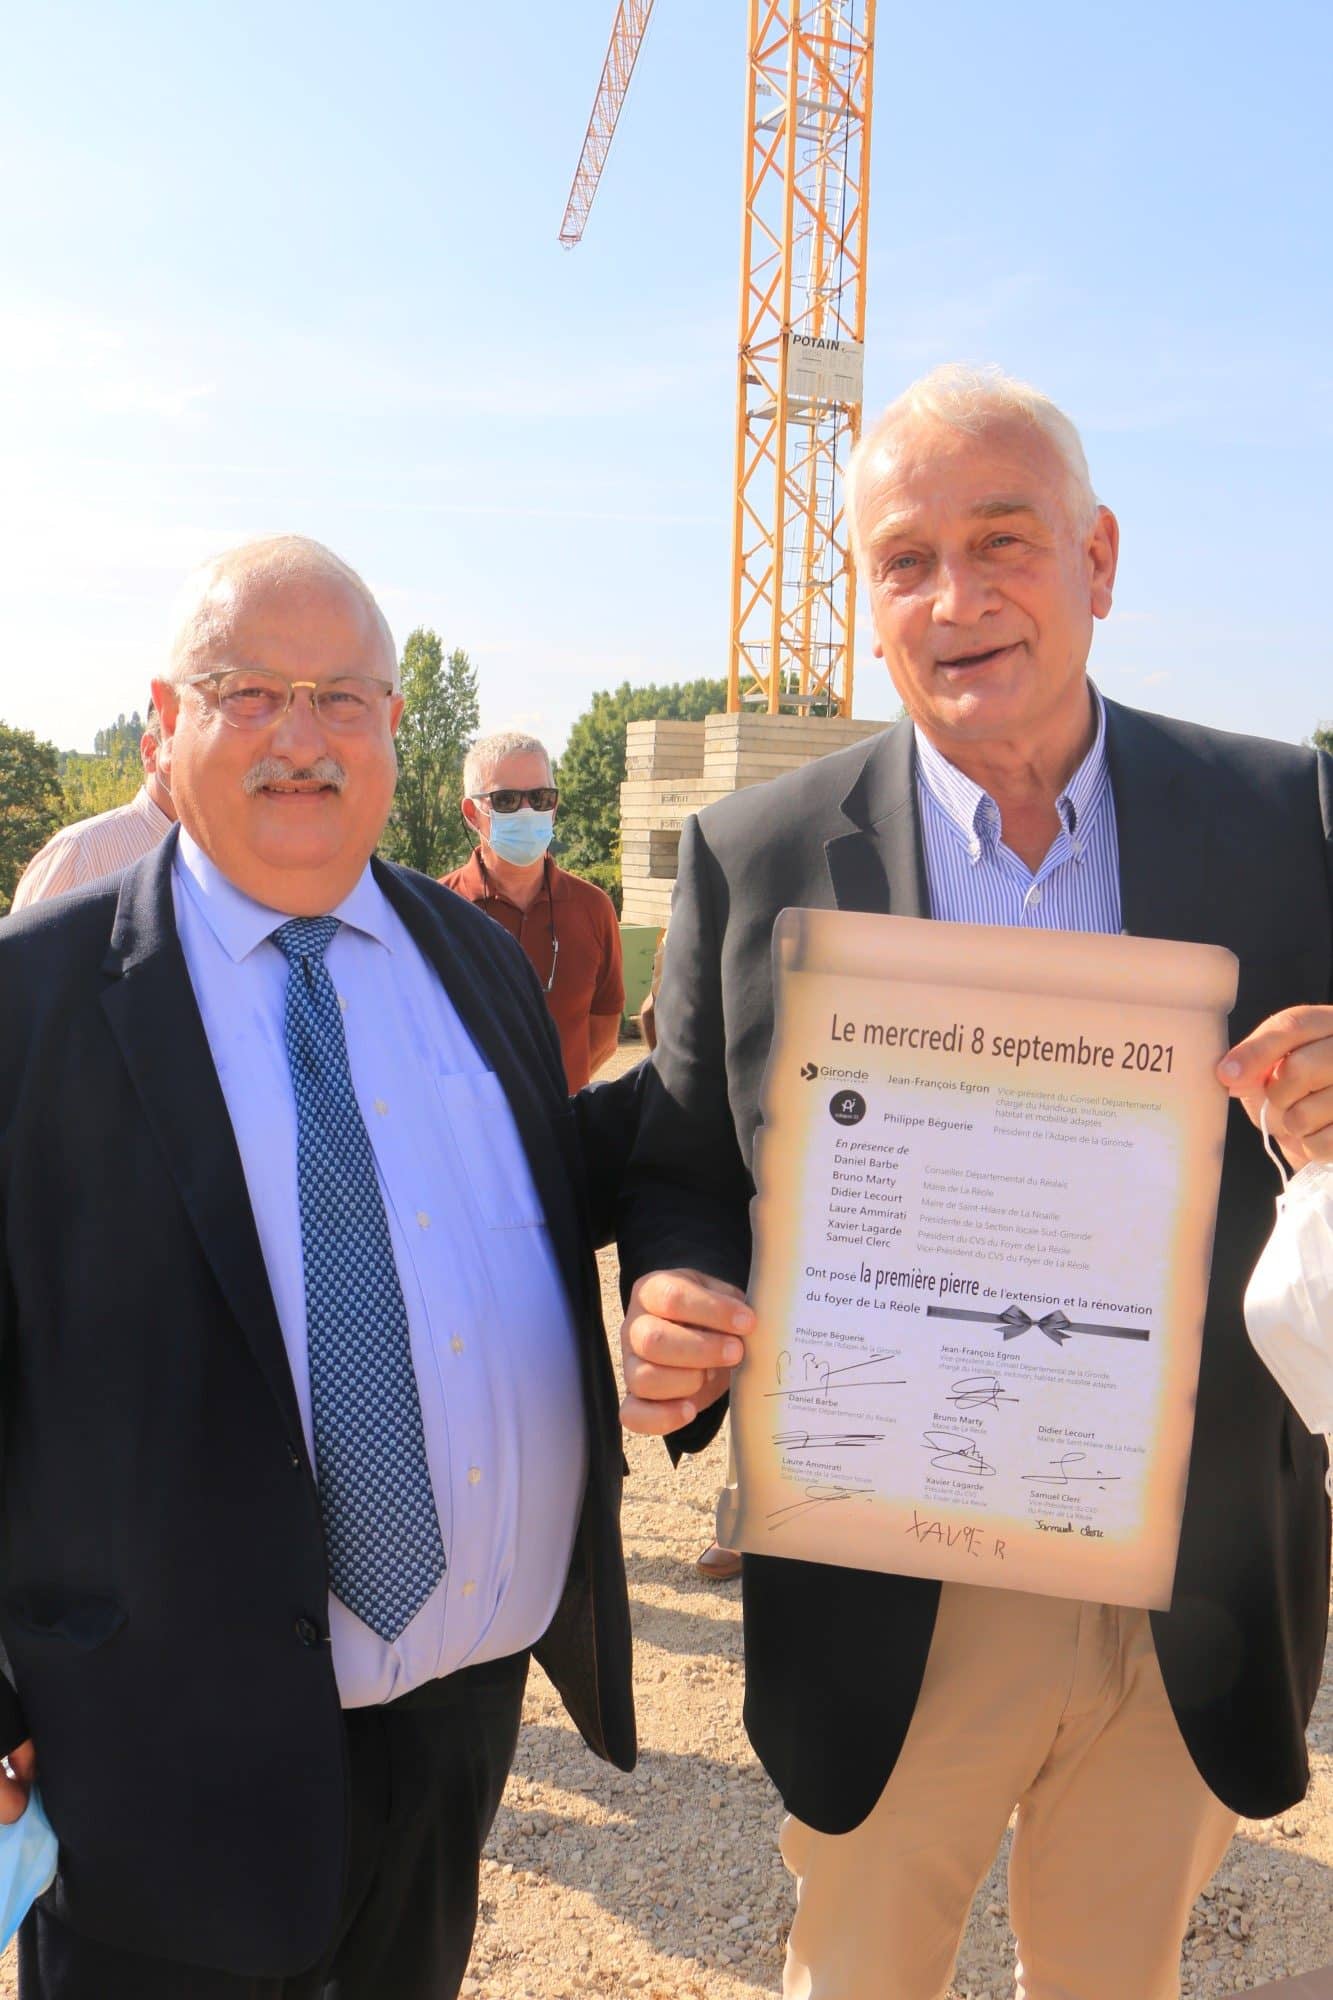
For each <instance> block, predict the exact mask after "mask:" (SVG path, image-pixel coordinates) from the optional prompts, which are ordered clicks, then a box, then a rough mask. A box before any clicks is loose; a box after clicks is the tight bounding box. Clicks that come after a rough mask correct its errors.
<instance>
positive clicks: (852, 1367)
mask: <svg viewBox="0 0 1333 2000" xmlns="http://www.w3.org/2000/svg"><path fill="white" fill-rule="evenodd" d="M901 1351H902V1350H901V1349H900V1348H897V1347H877V1348H875V1349H874V1350H873V1352H872V1353H870V1354H868V1355H867V1356H866V1357H865V1359H864V1360H863V1361H844V1362H843V1364H842V1365H841V1367H839V1368H835V1367H834V1366H833V1363H832V1362H831V1361H821V1360H820V1358H819V1356H818V1355H817V1354H807V1355H805V1356H804V1362H805V1380H804V1382H802V1383H798V1384H793V1385H791V1386H790V1387H786V1388H784V1387H782V1386H781V1384H782V1382H783V1380H784V1377H785V1376H786V1375H787V1373H788V1372H789V1371H790V1368H791V1356H790V1355H789V1354H788V1353H786V1352H785V1350H784V1352H783V1353H781V1354H780V1355H779V1356H778V1383H779V1387H778V1388H776V1389H769V1390H767V1391H766V1392H765V1393H766V1394H767V1395H769V1396H808V1395H810V1394H812V1393H813V1394H816V1395H825V1396H836V1395H839V1394H840V1393H841V1392H842V1390H844V1389H901V1388H902V1387H903V1385H904V1383H905V1382H906V1380H907V1377H906V1376H905V1375H897V1376H888V1375H867V1374H865V1373H863V1370H865V1369H867V1368H882V1367H883V1366H884V1364H885V1363H886V1362H889V1361H896V1360H897V1359H898V1356H899V1354H900V1353H901Z"/></svg>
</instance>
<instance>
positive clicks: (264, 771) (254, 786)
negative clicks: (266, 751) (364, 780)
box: [241, 757, 347, 799]
mask: <svg viewBox="0 0 1333 2000" xmlns="http://www.w3.org/2000/svg"><path fill="white" fill-rule="evenodd" d="M346 783H347V773H346V771H344V769H343V767H342V765H341V764H340V763H339V762H338V760H337V758H336V757H316V759H315V761H314V763H313V764H302V765H300V766H299V767H298V768H296V769H293V767H292V766H291V765H290V764H284V763H283V761H282V759H281V758H280V757H261V758H260V760H259V762H258V763H257V764H252V765H251V766H250V768H249V770H248V771H247V772H246V774H245V776H244V777H243V778H242V779H241V789H242V791H244V793H245V795H246V797H247V798H251V799H252V798H253V797H254V795H255V793H256V792H259V791H262V790H263V788H264V786H265V785H303V784H304V785H332V786H333V789H334V790H335V791H336V792H340V791H341V790H342V788H343V786H344V785H345V784H346Z"/></svg>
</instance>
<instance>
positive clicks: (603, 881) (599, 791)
mask: <svg viewBox="0 0 1333 2000" xmlns="http://www.w3.org/2000/svg"><path fill="white" fill-rule="evenodd" d="M726 705H727V684H726V682H725V681H720V680H718V681H707V680H704V681H681V682H678V683H677V684H676V685H675V686H672V687H642V688H635V687H631V686H630V685H629V683H628V681H625V682H622V683H621V685H620V686H619V687H618V688H617V689H616V690H615V692H614V694H612V693H609V692H605V691H604V692H602V693H600V694H595V695H594V696H593V698H592V706H591V708H587V709H585V710H584V712H583V714H582V715H581V716H580V717H579V719H578V721H577V722H576V723H575V724H574V727H573V728H572V729H571V730H570V732H569V742H568V743H567V744H566V746H565V754H564V756H563V757H562V758H561V759H560V769H559V773H558V782H559V785H560V817H559V818H558V819H557V821H556V829H557V832H558V834H559V837H560V861H561V865H562V866H563V867H565V868H569V869H571V870H572V871H573V873H574V874H575V875H584V876H586V877H587V878H588V880H589V881H590V882H596V883H598V884H599V885H600V886H601V887H602V888H603V889H605V890H606V893H607V895H608V896H610V898H611V900H612V901H613V902H614V904H615V906H616V908H617V910H619V908H620V787H621V785H622V784H623V783H624V781H625V728H626V725H627V724H628V723H631V722H702V720H703V719H704V717H705V716H706V715H718V714H720V713H721V712H722V710H723V709H725V707H726Z"/></svg>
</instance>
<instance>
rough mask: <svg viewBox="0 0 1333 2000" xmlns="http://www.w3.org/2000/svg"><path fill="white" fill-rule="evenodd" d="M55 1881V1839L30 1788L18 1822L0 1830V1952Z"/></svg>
mask: <svg viewBox="0 0 1333 2000" xmlns="http://www.w3.org/2000/svg"><path fill="white" fill-rule="evenodd" d="M55 1879H56V1837H55V1834H54V1833H53V1832H52V1830H51V1822H50V1820H49V1819H48V1818H47V1817H46V1814H45V1813H44V1812H43V1811H42V1801H41V1798H40V1796H39V1795H38V1793H37V1791H36V1789H35V1788H34V1789H33V1790H32V1791H31V1792H30V1793H29V1794H28V1804H27V1807H26V1809H25V1811H24V1813H23V1816H22V1818H20V1819H16V1820H15V1821H14V1823H13V1825H12V1826H5V1827H0V1951H2V1950H3V1949H4V1947H5V1946H6V1945H7V1944H8V1943H9V1940H10V1939H11V1938H12V1937H13V1935H14V1933H15V1931H16V1930H17V1929H18V1927H19V1925H20V1924H21V1923H22V1922H23V1919H24V1918H25V1917H26V1916H27V1914H28V1911H29V1910H30V1909H31V1908H32V1906H33V1904H34V1903H35V1902H36V1900H37V1898H38V1897H39V1896H40V1895H41V1893H42V1891H43V1890H44V1889H49V1888H50V1886H51V1884H52V1883H53V1882H54V1881H55Z"/></svg>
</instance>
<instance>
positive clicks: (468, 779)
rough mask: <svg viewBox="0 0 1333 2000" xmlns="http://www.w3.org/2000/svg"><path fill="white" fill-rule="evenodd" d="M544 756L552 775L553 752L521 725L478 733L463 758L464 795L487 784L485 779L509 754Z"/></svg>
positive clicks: (471, 794) (473, 795) (471, 796)
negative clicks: (490, 732)
mask: <svg viewBox="0 0 1333 2000" xmlns="http://www.w3.org/2000/svg"><path fill="white" fill-rule="evenodd" d="M523 756H530V757H544V758H545V759H546V772H547V776H548V777H553V773H552V770H551V753H550V751H549V750H548V749H547V747H546V745H545V744H544V743H539V742H538V740H537V738H536V737H535V736H527V735H525V734H524V732H523V731H522V730H521V729H497V730H496V731H495V733H494V735H493V736H479V737H478V738H477V740H476V742H475V743H474V744H473V745H472V748H471V749H470V750H469V751H468V753H467V756H466V757H465V758H464V759H463V797H464V798H465V799H475V798H476V796H477V794H478V793H479V792H482V791H484V790H485V788H486V780H487V779H488V778H489V777H490V775H491V773H492V771H493V770H494V769H495V767H496V765H497V764H503V762H504V760H505V758H506V757H523Z"/></svg>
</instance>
